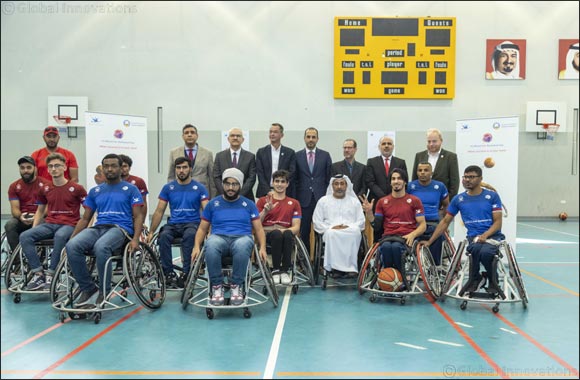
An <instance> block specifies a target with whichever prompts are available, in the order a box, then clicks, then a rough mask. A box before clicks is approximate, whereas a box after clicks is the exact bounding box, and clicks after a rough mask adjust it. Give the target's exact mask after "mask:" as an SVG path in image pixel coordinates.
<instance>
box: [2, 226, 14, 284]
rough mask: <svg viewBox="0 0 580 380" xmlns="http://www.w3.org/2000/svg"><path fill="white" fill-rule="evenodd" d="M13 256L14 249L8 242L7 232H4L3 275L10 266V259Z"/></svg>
mask: <svg viewBox="0 0 580 380" xmlns="http://www.w3.org/2000/svg"><path fill="white" fill-rule="evenodd" d="M11 256H12V250H11V249H10V245H9V244H8V238H7V237H6V232H2V268H1V271H2V272H1V273H2V276H4V274H5V273H6V267H7V266H8V260H10V257H11Z"/></svg>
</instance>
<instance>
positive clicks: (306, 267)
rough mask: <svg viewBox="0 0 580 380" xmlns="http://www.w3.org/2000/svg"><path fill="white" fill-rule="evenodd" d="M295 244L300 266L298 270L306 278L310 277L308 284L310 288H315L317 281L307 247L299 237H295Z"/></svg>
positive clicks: (297, 261)
mask: <svg viewBox="0 0 580 380" xmlns="http://www.w3.org/2000/svg"><path fill="white" fill-rule="evenodd" d="M294 242H295V250H296V255H295V260H296V264H297V265H298V270H299V271H300V273H302V274H303V275H304V276H306V277H308V283H309V284H310V286H314V285H316V281H315V278H314V271H313V270H312V265H310V255H308V251H307V250H306V246H305V245H304V242H302V239H300V238H299V237H298V236H296V237H295V239H294Z"/></svg>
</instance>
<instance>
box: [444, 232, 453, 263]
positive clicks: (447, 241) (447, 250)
mask: <svg viewBox="0 0 580 380" xmlns="http://www.w3.org/2000/svg"><path fill="white" fill-rule="evenodd" d="M454 254H455V245H454V244H453V240H451V237H450V236H449V234H448V233H447V232H445V233H444V234H443V244H442V245H441V266H442V267H443V268H447V267H449V263H450V262H451V260H452V259H453V255H454Z"/></svg>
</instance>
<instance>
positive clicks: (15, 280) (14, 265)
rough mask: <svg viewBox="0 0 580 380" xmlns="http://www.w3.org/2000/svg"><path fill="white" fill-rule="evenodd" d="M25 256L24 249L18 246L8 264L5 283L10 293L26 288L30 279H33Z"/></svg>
mask: <svg viewBox="0 0 580 380" xmlns="http://www.w3.org/2000/svg"><path fill="white" fill-rule="evenodd" d="M23 256H24V255H23V254H22V248H21V247H20V244H18V246H17V247H16V249H15V250H14V253H13V254H12V255H11V256H10V258H9V259H8V262H7V264H6V272H5V276H4V283H5V284H6V289H8V291H12V290H11V289H17V288H19V287H21V286H25V285H26V284H27V283H28V281H29V280H30V278H32V275H31V274H30V270H29V269H28V263H27V262H26V260H23ZM29 274H30V275H29ZM28 277H30V278H28Z"/></svg>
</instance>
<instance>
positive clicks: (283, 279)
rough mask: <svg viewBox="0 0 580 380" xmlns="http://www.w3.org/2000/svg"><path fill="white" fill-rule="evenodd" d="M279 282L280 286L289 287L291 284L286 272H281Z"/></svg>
mask: <svg viewBox="0 0 580 380" xmlns="http://www.w3.org/2000/svg"><path fill="white" fill-rule="evenodd" d="M280 282H281V283H282V285H290V284H291V283H292V278H291V277H290V275H289V274H288V273H287V272H282V274H281V275H280Z"/></svg>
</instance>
